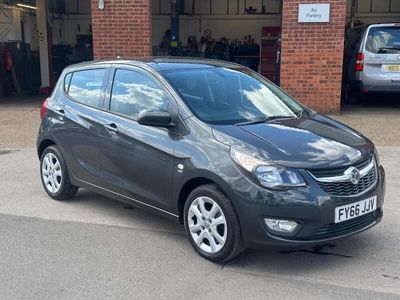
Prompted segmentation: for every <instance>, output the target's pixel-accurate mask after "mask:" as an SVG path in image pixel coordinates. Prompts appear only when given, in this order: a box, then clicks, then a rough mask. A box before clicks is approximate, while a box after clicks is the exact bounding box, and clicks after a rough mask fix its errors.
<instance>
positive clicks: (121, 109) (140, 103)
mask: <svg viewBox="0 0 400 300" xmlns="http://www.w3.org/2000/svg"><path fill="white" fill-rule="evenodd" d="M167 108H168V97H167V96H166V94H165V93H164V91H163V90H162V88H161V87H160V86H159V85H158V84H156V83H155V82H154V81H153V80H152V79H150V78H149V77H148V76H146V75H144V74H142V73H139V72H136V71H132V70H125V69H117V70H116V72H115V76H114V82H113V86H112V91H111V103H110V110H111V111H113V112H116V113H119V114H123V115H126V116H129V117H132V118H134V119H136V118H137V116H138V115H139V113H141V112H142V111H146V110H150V109H167Z"/></svg>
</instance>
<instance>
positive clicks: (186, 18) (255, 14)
mask: <svg viewBox="0 0 400 300" xmlns="http://www.w3.org/2000/svg"><path fill="white" fill-rule="evenodd" d="M281 10H282V3H281V1H280V0H181V1H179V0H177V1H175V0H152V28H153V29H152V30H153V32H152V46H153V49H152V50H153V55H154V56H180V57H204V58H212V59H220V60H226V61H231V62H235V63H239V64H242V65H244V66H246V67H249V68H251V69H253V70H255V71H257V72H260V73H261V74H263V75H264V76H266V77H267V78H269V79H270V80H272V81H274V82H276V83H279V39H280V28H281Z"/></svg>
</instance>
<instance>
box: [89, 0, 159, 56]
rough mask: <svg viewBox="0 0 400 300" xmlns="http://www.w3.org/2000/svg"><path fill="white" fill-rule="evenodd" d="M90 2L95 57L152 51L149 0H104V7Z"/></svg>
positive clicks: (148, 53)
mask: <svg viewBox="0 0 400 300" xmlns="http://www.w3.org/2000/svg"><path fill="white" fill-rule="evenodd" d="M91 3H92V24H93V26H92V28H93V48H94V49H93V52H94V58H95V59H104V58H116V57H117V56H120V57H122V58H133V57H143V56H150V55H151V52H152V51H151V34H152V33H151V1H150V0H105V5H104V9H103V10H100V9H98V3H99V1H98V0H91Z"/></svg>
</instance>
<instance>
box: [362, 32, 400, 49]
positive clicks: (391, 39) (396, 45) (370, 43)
mask: <svg viewBox="0 0 400 300" xmlns="http://www.w3.org/2000/svg"><path fill="white" fill-rule="evenodd" d="M365 50H367V51H369V52H372V53H398V52H400V26H396V27H395V26H393V27H372V28H370V30H369V32H368V36H367V41H366V43H365Z"/></svg>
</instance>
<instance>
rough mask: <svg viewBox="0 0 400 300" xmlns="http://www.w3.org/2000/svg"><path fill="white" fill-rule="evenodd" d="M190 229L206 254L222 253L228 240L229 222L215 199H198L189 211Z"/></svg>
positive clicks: (202, 197) (203, 197)
mask: <svg viewBox="0 0 400 300" xmlns="http://www.w3.org/2000/svg"><path fill="white" fill-rule="evenodd" d="M187 220H188V227H189V231H190V235H191V237H192V239H193V241H194V242H195V243H196V245H197V246H198V247H199V248H200V249H201V250H203V251H204V252H206V253H209V254H214V253H217V252H218V251H220V250H221V249H222V248H223V247H224V245H225V242H226V239H227V222H226V218H225V215H224V213H223V211H222V209H221V207H220V206H219V205H218V204H217V202H215V201H214V200H213V199H211V198H209V197H205V196H201V197H197V198H196V199H194V201H193V202H192V204H191V205H190V208H189V211H188V218H187Z"/></svg>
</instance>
